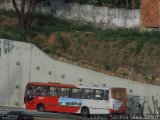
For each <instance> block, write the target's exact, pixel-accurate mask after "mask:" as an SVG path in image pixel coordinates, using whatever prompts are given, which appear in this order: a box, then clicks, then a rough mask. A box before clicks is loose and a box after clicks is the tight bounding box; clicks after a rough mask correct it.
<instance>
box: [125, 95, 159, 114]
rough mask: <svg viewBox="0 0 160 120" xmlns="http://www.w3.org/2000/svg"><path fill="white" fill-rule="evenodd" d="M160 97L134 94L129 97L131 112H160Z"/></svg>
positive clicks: (129, 110) (129, 109)
mask: <svg viewBox="0 0 160 120" xmlns="http://www.w3.org/2000/svg"><path fill="white" fill-rule="evenodd" d="M158 102H159V101H158V99H156V98H155V96H152V97H151V99H148V98H146V97H140V96H132V97H130V98H129V99H128V112H129V114H139V115H144V114H160V105H159V104H158Z"/></svg>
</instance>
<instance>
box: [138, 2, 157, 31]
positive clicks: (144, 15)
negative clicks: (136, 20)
mask: <svg viewBox="0 0 160 120" xmlns="http://www.w3.org/2000/svg"><path fill="white" fill-rule="evenodd" d="M141 1H142V2H141V25H142V28H160V0H141Z"/></svg>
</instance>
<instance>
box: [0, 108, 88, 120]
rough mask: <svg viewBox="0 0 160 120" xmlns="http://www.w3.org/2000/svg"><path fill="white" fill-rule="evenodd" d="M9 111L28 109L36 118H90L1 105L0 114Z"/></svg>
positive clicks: (77, 119)
mask: <svg viewBox="0 0 160 120" xmlns="http://www.w3.org/2000/svg"><path fill="white" fill-rule="evenodd" d="M9 111H26V112H28V113H29V114H31V115H32V116H33V117H34V120H86V119H88V118H85V117H82V116H80V115H71V114H63V113H52V112H37V111H30V110H25V109H22V108H15V107H4V106H0V115H5V114H6V113H7V112H9Z"/></svg>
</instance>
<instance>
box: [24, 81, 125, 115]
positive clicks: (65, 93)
mask: <svg viewBox="0 0 160 120" xmlns="http://www.w3.org/2000/svg"><path fill="white" fill-rule="evenodd" d="M126 100H127V99H126V88H106V87H85V86H76V85H71V84H60V83H50V82H49V83H43V82H29V83H28V84H27V86H26V91H25V96H24V103H25V107H26V109H27V110H38V111H41V112H43V111H50V112H51V111H52V112H63V113H80V114H82V115H83V116H88V115H89V114H118V113H125V112H126V102H127V101H126Z"/></svg>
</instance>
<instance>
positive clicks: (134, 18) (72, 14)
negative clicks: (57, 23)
mask: <svg viewBox="0 0 160 120" xmlns="http://www.w3.org/2000/svg"><path fill="white" fill-rule="evenodd" d="M50 3H51V9H52V12H53V15H54V16H57V17H59V18H64V19H68V20H74V21H81V22H86V23H93V24H95V25H98V26H100V27H102V28H108V27H125V28H135V27H140V10H139V9H137V10H126V9H111V8H108V7H105V6H104V7H103V6H94V5H81V4H78V3H64V2H63V1H62V0H50Z"/></svg>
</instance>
